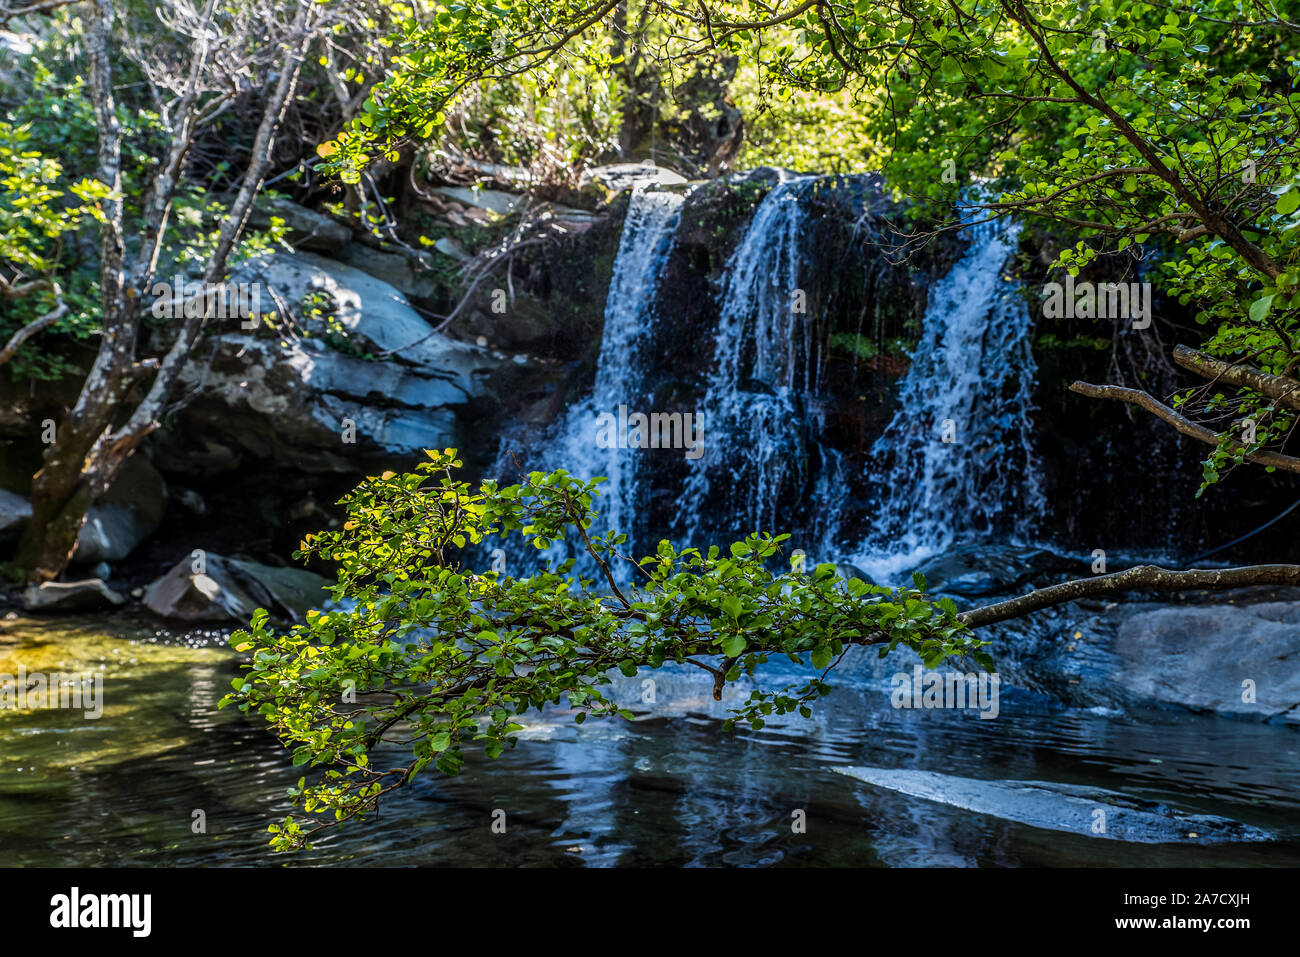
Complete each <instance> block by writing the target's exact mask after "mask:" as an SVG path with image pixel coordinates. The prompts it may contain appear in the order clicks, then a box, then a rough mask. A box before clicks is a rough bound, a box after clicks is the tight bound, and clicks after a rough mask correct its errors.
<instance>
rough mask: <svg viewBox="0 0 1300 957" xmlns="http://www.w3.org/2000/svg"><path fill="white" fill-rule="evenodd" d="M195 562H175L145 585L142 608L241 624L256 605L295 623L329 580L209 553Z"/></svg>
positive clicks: (317, 601) (322, 598)
mask: <svg viewBox="0 0 1300 957" xmlns="http://www.w3.org/2000/svg"><path fill="white" fill-rule="evenodd" d="M195 565H196V563H194V562H192V561H191V560H190V559H189V558H186V559H183V560H182V561H180V562H177V563H176V565H174V566H173V567H172V568H171V569H170V570H169V571H168V572H167V573H166V574H165V575H163V576H162V577H161V578H159V579H157V580H156V581H154V582H153V583H152V584H150V585H149V587H148V588H147V589H145V593H144V606H145V607H146V608H148V609H149V610H150V611H152V612H153V613H154V614H156V615H160V616H162V617H163V618H170V619H172V620H174V621H187V622H237V623H239V624H246V623H247V622H248V620H249V618H251V617H252V615H253V612H254V611H256V610H257V609H258V608H265V609H266V610H267V611H268V612H270V613H271V614H272V616H274V617H279V618H285V619H290V620H293V621H301V620H302V619H303V618H304V617H305V615H306V613H307V612H308V611H309V610H311V609H312V608H319V607H320V606H321V605H323V604H324V603H325V602H326V601H327V600H328V598H329V595H328V594H327V593H326V591H325V588H326V586H327V585H328V584H329V583H328V582H327V581H326V580H325V579H324V578H322V577H320V576H319V575H316V574H314V573H312V572H309V571H306V570H304V569H300V568H274V567H272V566H270V565H262V564H259V563H257V562H251V561H245V560H242V559H236V558H226V557H223V556H221V555H214V554H212V553H208V554H207V555H206V556H204V559H203V563H202V565H201V566H200V568H199V569H196V567H195ZM200 569H201V570H200Z"/></svg>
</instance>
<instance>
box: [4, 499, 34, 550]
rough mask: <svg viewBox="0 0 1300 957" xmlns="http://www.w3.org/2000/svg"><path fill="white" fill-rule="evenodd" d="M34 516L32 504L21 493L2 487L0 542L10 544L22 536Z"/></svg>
mask: <svg viewBox="0 0 1300 957" xmlns="http://www.w3.org/2000/svg"><path fill="white" fill-rule="evenodd" d="M31 517H32V505H31V503H30V502H28V501H27V499H25V498H23V497H22V496H21V495H15V494H14V493H13V492H6V491H5V490H4V489H2V488H0V544H5V545H10V544H12V543H14V542H16V541H17V540H18V539H19V538H21V537H22V534H23V529H25V528H26V527H27V522H28V521H29V520H30V519H31Z"/></svg>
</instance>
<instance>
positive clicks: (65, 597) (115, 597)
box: [21, 578, 126, 614]
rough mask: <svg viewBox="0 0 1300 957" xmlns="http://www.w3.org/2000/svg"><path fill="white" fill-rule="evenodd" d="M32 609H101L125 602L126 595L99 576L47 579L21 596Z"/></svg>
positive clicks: (66, 610)
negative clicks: (82, 578)
mask: <svg viewBox="0 0 1300 957" xmlns="http://www.w3.org/2000/svg"><path fill="white" fill-rule="evenodd" d="M21 601H22V606H23V607H24V608H25V609H27V610H28V611H36V612H50V613H55V612H57V613H59V614H68V613H72V612H80V611H99V610H100V609H103V608H115V607H117V606H118V605H122V604H125V602H126V599H125V598H123V597H122V596H121V595H119V594H118V593H117V592H115V591H113V589H111V588H109V587H108V586H107V585H105V584H104V583H103V582H102V581H100V580H99V579H98V578H88V579H86V580H84V581H76V582H44V583H42V584H40V585H30V586H28V588H27V589H26V590H25V591H23V593H22V596H21Z"/></svg>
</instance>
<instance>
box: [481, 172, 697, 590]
mask: <svg viewBox="0 0 1300 957" xmlns="http://www.w3.org/2000/svg"><path fill="white" fill-rule="evenodd" d="M683 202H684V200H683V197H682V196H679V195H677V194H676V193H671V192H667V191H665V190H658V189H654V188H645V187H639V188H637V189H636V191H634V192H633V194H632V196H631V198H630V200H629V203H628V209H627V216H626V218H625V219H624V221H623V234H622V237H621V239H620V240H619V245H618V253H617V254H616V256H615V259H614V272H613V276H612V278H611V280H610V286H609V294H608V297H607V298H606V300H605V323H604V332H603V333H602V336H601V344H600V356H599V358H598V360H597V366H596V381H595V384H594V385H593V388H592V391H591V395H590V396H588V397H587V398H585V399H583V400H582V401H580V402H578V403H576V404H575V405H573V406H571V407H570V408H569V410H568V412H567V414H566V415H565V417H564V418H563V419H562V420H561V422H560V423H559V426H558V428H557V429H556V430H555V432H554V433H553V435H552V436H550V437H549V438H548V439H547V440H546V441H544V442H542V443H541V444H540V447H539V448H535V449H534V450H533V451H534V453H535V458H536V460H537V461H535V462H530V463H529V467H530V468H537V469H542V470H544V471H549V470H551V469H556V468H564V469H567V470H568V471H569V472H570V473H571V474H573V475H576V476H579V477H581V478H584V479H586V478H592V477H594V476H597V475H601V476H605V477H606V478H607V479H608V481H607V482H605V483H603V484H602V485H601V486H600V493H601V494H600V498H599V499H598V500H597V501H596V506H595V507H596V509H597V511H598V513H599V516H598V518H597V527H596V528H594V529H593V532H594V533H595V534H600V533H603V532H604V531H607V530H610V529H616V530H618V531H620V532H624V533H626V534H627V535H628V536H629V541H628V546H627V548H628V550H629V552H631V551H632V550H633V549H634V547H635V546H634V544H633V542H632V534H633V527H634V524H635V516H636V513H637V508H638V500H639V498H640V483H639V481H638V461H637V460H638V455H639V451H640V450H638V449H627V448H622V449H621V448H617V447H613V448H602V447H601V443H599V442H598V441H597V432H598V427H597V420H598V417H599V416H600V415H601V414H602V413H609V414H611V415H617V412H618V407H619V406H620V405H624V406H628V407H629V408H633V409H635V408H637V406H638V404H639V402H640V400H641V399H642V398H643V397H644V395H643V393H644V391H645V373H646V353H647V349H646V345H647V343H648V342H651V341H652V340H653V324H654V318H655V308H654V302H655V291H656V289H657V287H658V283H659V274H660V272H661V271H662V269H663V266H664V263H665V261H666V260H667V259H668V256H669V254H670V253H671V252H672V248H673V237H674V236H675V234H676V232H677V227H678V224H679V223H680V221H681V210H682V203H683ZM508 444H509V443H508V442H503V445H502V453H503V458H504V453H505V452H506V450H507V445H508ZM539 452H540V454H536V453H539ZM499 464H500V465H503V466H504V465H505V464H507V461H502V462H499ZM497 471H504V469H501V468H499V469H498V470H497ZM527 551H528V552H531V554H528V555H527V556H526V558H527V560H532V559H535V557H536V554H537V553H536V550H534V549H528V550H527ZM525 554H526V553H525V552H522V551H521V552H520V553H519V554H518V555H517V556H511V557H512V558H513V557H519V558H524V557H525ZM545 557H547V558H555V559H559V558H563V557H565V556H564V553H563V546H562V545H559V544H557V545H555V546H553V547H552V549H551V550H549V551H548V552H547V553H546V554H545ZM580 567H582V566H581V565H580Z"/></svg>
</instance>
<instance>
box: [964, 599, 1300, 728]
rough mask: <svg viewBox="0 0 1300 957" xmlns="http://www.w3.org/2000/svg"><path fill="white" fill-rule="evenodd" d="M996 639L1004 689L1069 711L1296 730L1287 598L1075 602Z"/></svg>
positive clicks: (1295, 654)
mask: <svg viewBox="0 0 1300 957" xmlns="http://www.w3.org/2000/svg"><path fill="white" fill-rule="evenodd" d="M996 629H997V630H996V633H992V632H991V633H990V637H991V638H993V640H994V643H995V649H994V654H995V657H996V658H997V659H998V666H999V670H1000V671H1001V672H1002V673H1003V674H1004V675H1006V676H1007V678H1008V680H1009V681H1012V682H1014V683H1015V684H1017V685H1018V686H1021V687H1027V688H1030V689H1033V690H1036V691H1040V692H1043V693H1046V694H1049V695H1051V696H1052V697H1054V698H1056V699H1057V700H1059V701H1062V702H1064V703H1066V704H1069V705H1072V706H1075V707H1085V708H1086V707H1104V708H1114V709H1120V710H1130V711H1131V710H1133V709H1135V708H1146V707H1179V708H1187V709H1191V710H1195V711H1207V712H1213V713H1216V714H1221V715H1224V716H1227V717H1233V718H1239V719H1247V720H1256V721H1278V722H1282V723H1286V724H1293V725H1300V599H1297V597H1296V594H1295V591H1294V590H1282V591H1281V592H1275V591H1273V590H1271V589H1262V590H1255V589H1249V590H1243V591H1241V592H1237V593H1233V594H1232V595H1219V596H1212V597H1205V598H1197V599H1183V600H1180V601H1178V602H1176V603H1165V602H1155V601H1150V600H1147V601H1143V600H1140V599H1130V600H1127V601H1110V602H1080V603H1077V604H1074V605H1070V606H1066V607H1063V608H1061V609H1058V610H1057V611H1055V612H1048V613H1046V614H1043V615H1040V616H1032V617H1030V618H1027V619H1023V620H1020V621H1014V622H1008V623H1006V624H1004V625H999V626H996Z"/></svg>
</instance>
